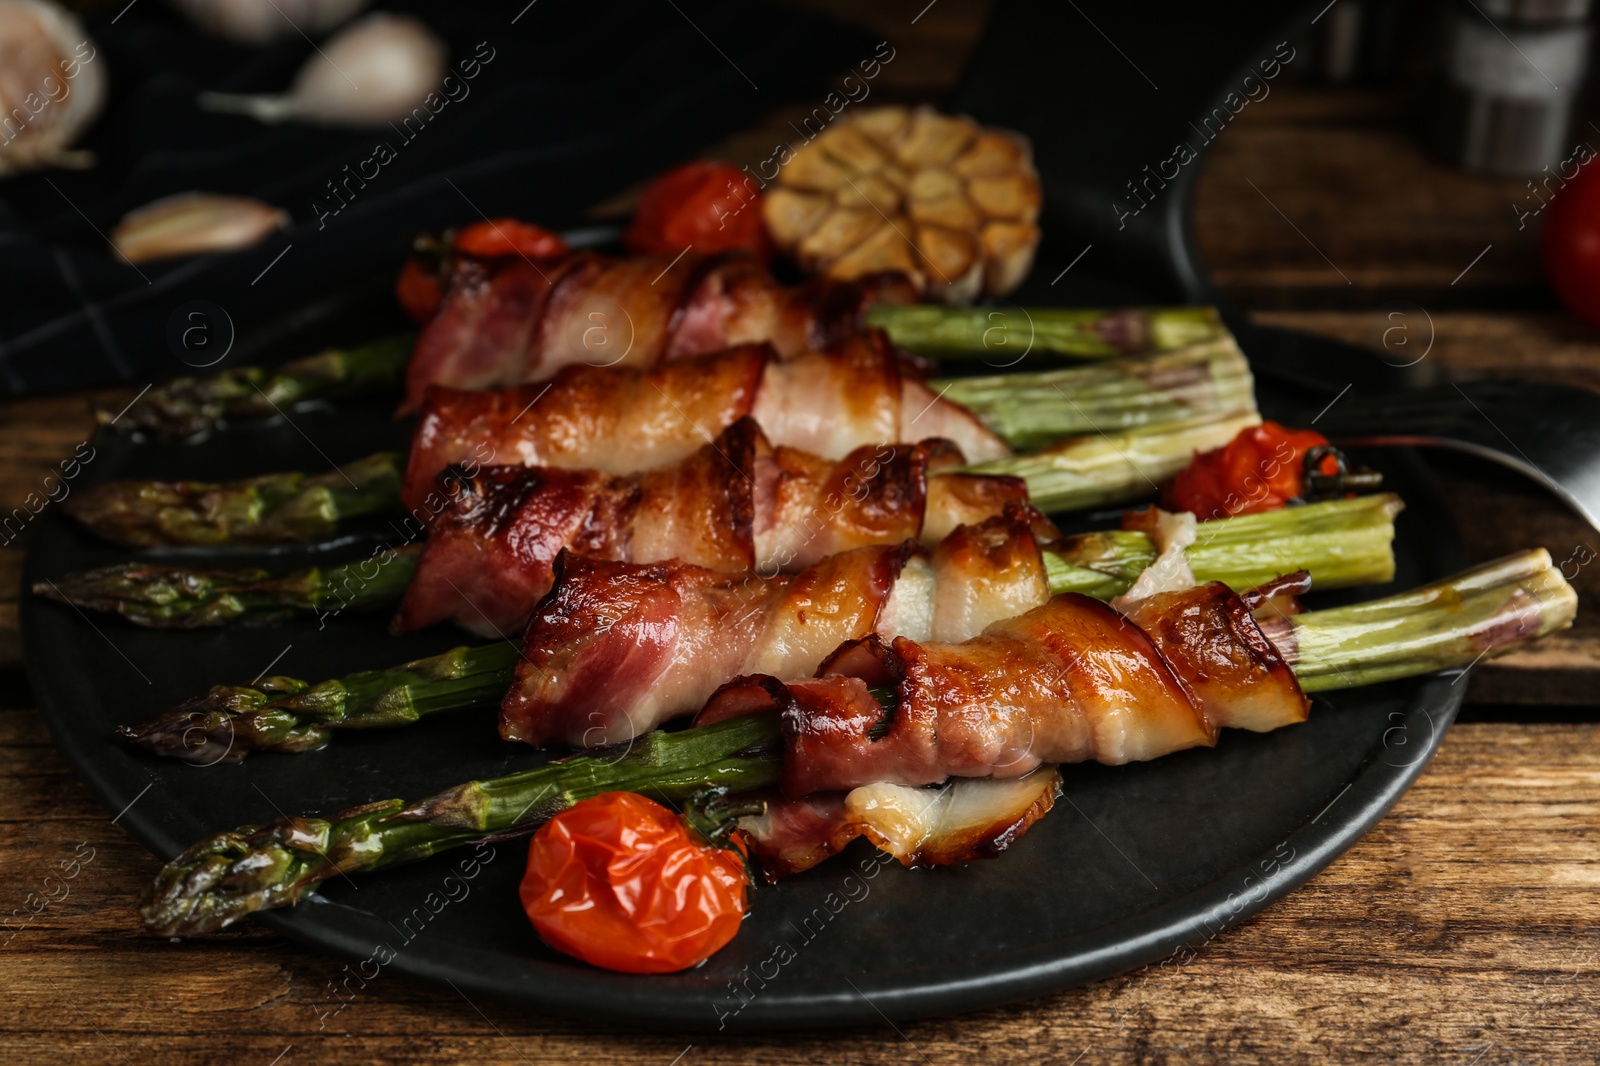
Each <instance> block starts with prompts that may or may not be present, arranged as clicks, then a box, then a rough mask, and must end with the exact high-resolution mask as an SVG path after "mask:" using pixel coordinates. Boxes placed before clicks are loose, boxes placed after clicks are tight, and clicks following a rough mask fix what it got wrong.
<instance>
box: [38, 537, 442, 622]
mask: <svg viewBox="0 0 1600 1066" xmlns="http://www.w3.org/2000/svg"><path fill="white" fill-rule="evenodd" d="M418 553H419V549H418V548H416V547H415V546H407V547H405V548H402V549H400V550H398V551H397V550H395V549H392V548H384V549H382V550H381V551H380V552H378V553H375V554H374V555H373V556H371V557H369V558H366V559H361V560H359V561H357V562H353V563H346V564H344V565H342V566H334V567H321V566H312V567H307V568H305V569H303V570H296V571H294V572H293V573H289V574H285V575H283V576H281V577H273V576H271V575H270V574H268V573H267V572H266V571H265V570H258V569H255V568H237V569H224V568H220V567H203V568H197V567H182V566H164V565H161V564H157V563H118V564H116V565H115V566H103V567H100V568H98V569H95V570H85V571H83V572H81V573H77V574H71V575H69V576H67V577H64V578H62V579H61V580H60V581H59V582H57V581H49V580H46V581H39V582H35V583H34V586H33V591H34V593H35V594H36V595H39V596H44V597H45V598H47V599H52V600H56V601H57V602H59V603H66V604H70V605H72V606H74V607H77V608H79V609H80V610H90V611H105V612H107V613H112V614H119V615H121V616H122V617H123V618H126V619H127V620H128V621H130V622H133V623H135V624H136V625H142V626H149V627H151V628H153V629H201V628H206V627H209V626H220V625H228V624H230V623H236V622H243V623H247V624H252V625H264V624H268V623H272V622H281V621H284V620H286V619H289V618H293V617H295V616H296V615H301V614H307V613H316V614H318V615H321V616H323V617H324V619H326V618H327V617H329V616H332V615H337V614H338V613H339V612H341V611H345V610H372V609H375V608H379V607H389V606H392V605H393V604H395V603H396V602H397V601H398V600H399V598H400V595H401V593H403V592H404V591H405V588H406V585H408V584H409V583H410V581H411V575H412V574H413V573H414V572H415V571H416V568H417V555H418Z"/></svg>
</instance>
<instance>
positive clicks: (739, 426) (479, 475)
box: [396, 418, 1027, 635]
mask: <svg viewBox="0 0 1600 1066" xmlns="http://www.w3.org/2000/svg"><path fill="white" fill-rule="evenodd" d="M963 462H964V460H963V458H962V456H961V454H960V452H959V450H957V449H956V448H955V447H954V446H953V445H951V444H950V443H949V442H947V441H924V442H923V443H921V444H917V445H912V446H910V447H907V446H905V445H879V446H876V447H871V446H869V447H866V448H858V449H856V450H855V451H854V452H852V453H850V454H849V455H847V456H845V457H844V458H843V459H840V460H830V459H823V458H821V457H819V456H815V455H811V454H809V453H806V452H801V451H798V450H796V449H793V448H784V447H777V448H775V447H773V446H772V445H771V443H770V442H769V441H767V439H766V437H765V436H764V435H763V434H762V432H761V430H760V427H758V426H757V425H756V424H755V422H754V421H753V420H751V419H748V418H745V419H740V420H739V421H738V422H735V423H734V424H733V425H732V426H730V427H729V428H728V429H727V431H725V432H724V433H723V434H722V435H721V436H720V437H718V438H717V439H716V440H714V441H712V442H711V443H709V444H707V445H705V446H703V447H702V448H700V449H699V450H697V451H696V452H694V453H693V454H691V455H690V456H689V457H688V458H686V459H684V460H683V461H682V462H680V463H677V464H675V465H673V466H669V467H663V468H659V469H656V470H649V471H645V472H643V473H639V474H632V475H628V476H625V477H615V476H610V475H607V474H603V473H601V472H599V471H595V470H561V469H557V468H551V467H486V468H483V469H481V470H479V471H477V472H476V473H474V474H471V475H469V474H467V473H465V472H462V471H459V470H455V471H452V472H447V474H446V475H445V476H444V477H443V479H442V482H443V483H442V486H441V490H440V492H439V493H438V495H439V496H440V497H442V502H441V506H440V508H439V510H438V512H437V513H436V514H435V515H434V516H433V517H432V518H431V519H430V521H429V525H428V539H427V542H426V544H425V545H424V547H423V551H422V555H421V557H420V559H419V561H418V564H417V571H416V574H415V576H414V577H413V578H412V581H411V585H410V586H409V588H408V589H407V590H406V596H405V599H404V601H403V602H402V603H401V607H400V614H399V616H398V618H397V620H396V625H397V627H398V628H400V629H402V630H411V629H417V628H421V627H423V626H427V625H431V624H433V623H435V622H441V621H445V620H454V621H456V622H458V623H460V624H461V625H463V626H465V627H467V628H468V629H471V630H473V631H474V632H478V633H483V634H485V635H493V634H496V633H499V634H501V635H505V634H509V633H511V632H512V631H513V630H515V629H519V628H520V627H521V626H522V625H523V624H524V623H525V622H526V621H527V620H528V617H529V616H530V615H531V614H532V612H533V610H534V607H535V606H536V605H537V604H538V602H539V599H540V597H542V596H543V595H544V594H545V593H546V592H548V591H549V589H550V587H551V585H552V583H553V582H554V579H555V561H556V557H557V556H558V555H559V554H560V552H561V550H562V549H563V548H568V549H571V550H572V551H573V552H575V553H577V554H580V555H587V556H593V557H595V558H600V559H611V560H617V561H626V562H639V563H648V562H659V561H663V560H667V559H677V560H680V561H682V562H685V563H688V564H691V565H694V566H701V567H705V568H707V569H709V570H722V571H748V570H752V569H754V570H758V571H759V572H761V573H777V572H779V571H784V570H796V569H802V568H804V567H806V566H809V565H811V564H812V563H814V562H816V561H818V560H820V559H823V558H825V557H827V556H830V555H833V554H836V553H838V552H842V551H848V550H851V549H854V548H858V547H863V546H867V545H892V544H899V543H900V542H902V541H905V540H912V539H915V538H917V537H918V536H919V535H920V534H921V533H922V530H923V527H924V519H925V518H928V519H929V524H932V525H940V526H942V525H944V524H945V522H946V519H945V518H943V517H942V516H939V515H932V514H930V512H929V506H930V505H931V504H934V503H936V502H937V501H938V500H942V499H945V498H946V496H945V495H944V494H937V495H936V494H934V493H932V492H930V491H929V486H930V484H932V483H937V482H938V481H939V480H940V478H938V477H934V476H932V475H933V474H934V473H936V472H937V471H938V470H940V469H943V468H945V467H948V466H951V465H960V464H962V463H963ZM970 480H972V481H974V482H977V483H979V484H982V483H983V482H988V483H989V484H988V485H987V488H986V490H985V491H984V492H983V493H981V494H980V495H982V496H983V498H985V499H990V500H992V501H993V503H994V509H993V512H991V513H995V512H998V511H1000V510H1001V509H1002V508H1003V507H1004V505H1005V503H1006V502H1007V501H1008V500H1011V499H1019V500H1020V499H1023V498H1025V497H1026V491H1027V490H1026V486H1025V485H1024V484H1023V483H1022V482H1021V481H1020V480H1019V479H1016V478H1001V477H996V478H988V479H970Z"/></svg>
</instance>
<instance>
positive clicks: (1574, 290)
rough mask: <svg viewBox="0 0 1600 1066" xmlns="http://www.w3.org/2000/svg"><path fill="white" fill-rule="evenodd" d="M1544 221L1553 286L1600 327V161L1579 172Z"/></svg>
mask: <svg viewBox="0 0 1600 1066" xmlns="http://www.w3.org/2000/svg"><path fill="white" fill-rule="evenodd" d="M1544 216H1545V217H1544V269H1545V273H1547V274H1549V275H1550V283H1551V284H1552V285H1554V286H1555V289H1556V294H1557V295H1559V296H1560V297H1561V302H1562V303H1564V304H1566V305H1567V307H1568V309H1569V310H1571V311H1572V313H1573V314H1575V315H1578V316H1579V317H1581V318H1584V319H1587V320H1588V321H1590V322H1593V323H1594V324H1595V325H1597V326H1600V161H1592V162H1589V163H1587V164H1585V165H1584V166H1582V167H1579V168H1578V173H1577V175H1576V176H1575V177H1573V178H1572V180H1571V181H1569V182H1567V184H1566V185H1564V186H1562V187H1561V189H1559V190H1558V191H1557V192H1556V194H1555V196H1554V197H1553V198H1552V199H1551V201H1550V204H1549V206H1548V207H1546V208H1545V210H1544Z"/></svg>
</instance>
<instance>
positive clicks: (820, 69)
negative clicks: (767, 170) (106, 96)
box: [0, 0, 873, 393]
mask: <svg viewBox="0 0 1600 1066" xmlns="http://www.w3.org/2000/svg"><path fill="white" fill-rule="evenodd" d="M381 9H382V10H387V11H394V12H405V13H409V14H413V15H416V16H417V17H419V18H421V19H422V20H423V21H424V22H426V23H427V24H428V25H429V26H430V27H431V28H432V29H433V30H434V32H436V33H438V34H439V35H440V36H441V37H443V38H444V39H445V41H446V42H447V43H448V45H449V49H450V60H451V67H452V69H453V71H454V72H455V73H456V75H457V78H456V81H455V82H453V83H452V85H453V86H454V88H453V89H452V91H451V97H450V98H449V99H448V101H447V102H446V103H445V104H443V105H442V106H439V107H438V109H437V114H435V115H432V116H431V117H430V119H429V120H428V122H427V123H426V124H423V123H421V122H420V121H419V122H413V123H411V124H410V125H407V126H404V127H401V126H398V125H397V126H395V127H382V126H380V127H377V128H376V129H354V130H353V129H349V128H330V127H319V126H313V125H309V124H306V123H301V122H287V123H284V124H281V125H277V126H267V125H263V124H261V123H259V122H257V121H256V120H254V119H251V118H247V117H243V116H235V115H221V114H212V113H208V112H205V111H201V110H200V109H199V108H198V107H197V105H196V102H195V101H196V98H197V96H198V95H199V93H200V92H201V91H202V90H207V89H210V90H217V91H224V92H249V93H255V92H280V91H282V90H283V89H285V88H286V87H287V86H288V84H289V82H290V80H291V79H292V78H293V76H294V73H295V72H296V71H297V70H298V69H299V67H300V65H301V64H302V63H303V62H304V61H305V60H306V59H307V57H309V56H312V55H314V54H315V53H314V52H313V50H312V48H313V46H312V44H311V43H310V42H308V41H305V40H302V39H299V38H296V39H294V40H291V41H286V42H283V43H281V44H276V45H273V46H271V47H268V48H249V47H244V46H240V45H234V44H230V43H228V42H225V41H221V40H217V39H215V38H211V37H208V36H206V35H204V34H202V33H200V32H198V31H196V30H194V29H192V28H191V27H190V26H189V25H188V24H187V23H185V22H183V21H182V20H181V19H180V18H178V17H177V16H176V15H174V14H173V13H172V12H171V11H170V10H169V9H167V8H165V7H164V6H162V5H160V4H159V3H157V2H156V0H143V2H141V3H137V4H134V5H132V6H131V7H130V8H128V9H126V10H124V11H123V12H122V14H120V15H115V14H114V9H113V12H112V13H108V14H107V15H106V16H105V17H103V18H101V19H99V20H97V21H91V22H90V23H89V24H88V27H87V28H88V30H89V33H90V35H91V36H92V38H93V39H94V41H95V43H96V45H97V46H98V47H97V52H96V54H95V57H94V58H93V59H92V60H91V62H95V63H103V64H105V68H106V70H107V72H108V75H109V78H110V87H111V92H110V100H109V102H108V106H107V108H106V110H105V112H104V113H103V114H102V116H101V118H100V119H99V121H98V122H97V123H96V125H95V127H94V128H93V130H92V131H91V133H90V135H89V136H88V137H87V138H86V139H84V140H83V141H82V142H81V147H85V148H88V149H90V150H91V151H93V152H94V153H95V155H96V156H97V158H98V164H97V166H95V167H94V168H93V169H91V170H86V171H70V170H49V171H43V172H36V173H32V174H28V175H24V176H20V177H15V178H11V179H8V180H5V181H0V389H3V390H4V391H6V392H10V393H23V392H31V391H37V390H43V389H52V388H64V387H85V386H92V385H100V384H106V383H109V382H115V381H134V382H138V381H145V380H150V381H154V380H161V379H164V378H166V377H170V376H172V375H174V374H177V373H182V372H188V371H189V370H190V367H192V366H194V365H196V360H195V358H194V357H193V355H192V354H190V353H189V352H188V351H186V350H185V349H184V348H183V347H182V346H181V345H180V344H178V343H177V341H176V338H177V337H178V336H179V335H181V333H182V330H183V328H185V324H186V323H187V322H188V321H189V320H188V318H187V317H186V316H187V313H188V311H189V310H190V309H192V308H193V307H196V306H201V307H204V308H206V309H207V316H208V317H207V320H206V328H208V329H212V330H217V331H218V332H219V334H226V333H227V332H230V331H231V334H232V337H231V343H232V352H231V354H230V356H229V364H230V365H231V364H232V363H234V362H237V361H240V360H241V359H248V358H250V356H251V353H252V352H259V351H263V350H267V349H269V348H270V347H271V343H270V342H271V339H272V338H273V337H274V336H275V335H278V334H280V333H281V332H282V331H283V330H284V329H285V328H286V326H287V325H290V324H292V322H293V320H294V319H295V318H296V316H302V315H307V314H314V313H315V309H316V308H317V307H318V306H319V304H320V303H323V302H326V301H328V300H330V299H338V298H343V296H344V295H345V294H347V292H348V290H349V288H350V285H351V281H352V279H358V278H366V279H371V281H372V283H373V284H374V285H375V286H379V287H381V286H384V285H386V284H387V283H388V280H389V279H390V278H391V277H392V274H393V272H394V270H395V268H396V266H397V265H398V263H399V261H400V259H401V257H402V256H403V254H404V252H405V249H406V247H407V245H408V242H409V240H410V238H411V237H412V235H414V234H416V233H418V232H421V231H425V230H429V229H438V228H441V227H443V226H446V225H451V224H459V223H464V222H470V221H475V220H477V219H478V218H479V217H481V215H485V214H486V215H490V216H493V215H505V214H514V215H518V216H521V217H525V218H528V219H531V220H535V221H539V222H541V223H544V224H546V225H552V226H560V225H566V224H570V223H571V222H572V221H573V220H574V219H575V217H576V216H577V214H578V213H579V212H580V211H581V210H582V209H584V208H586V207H588V206H589V205H592V204H594V203H595V202H597V201H599V200H602V199H603V198H605V197H606V196H607V195H609V194H611V193H614V192H616V191H618V190H621V189H623V188H626V187H627V186H628V185H630V184H632V183H633V182H635V181H637V180H639V179H641V178H643V177H645V176H647V175H649V174H650V173H652V172H654V171H656V170H659V169H661V168H662V167H664V166H668V165H671V164H672V163H674V162H678V161H680V160H682V159H684V158H687V157H689V156H691V155H693V154H694V152H695V151H696V150H697V149H698V148H700V147H701V146H703V145H705V144H707V143H710V142H712V141H714V140H716V139H717V138H718V137H720V136H723V135H726V134H727V133H729V132H732V131H734V130H737V129H739V128H742V127H744V126H748V125H749V124H751V123H752V122H754V121H756V120H757V119H759V118H760V117H761V116H763V115H765V114H768V113H770V112H771V111H773V110H775V109H776V108H778V107H780V106H782V105H783V104H785V103H788V102H790V101H792V100H794V99H797V98H799V99H805V98H806V96H805V94H807V93H811V94H816V93H818V92H820V91H821V90H822V86H823V85H824V83H825V82H826V81H827V80H828V78H829V77H830V76H831V75H833V74H835V73H837V72H840V71H842V70H843V69H844V68H846V67H848V66H849V65H850V64H851V63H853V62H854V61H855V60H856V59H857V58H859V57H860V56H862V55H866V54H869V53H870V51H871V46H872V43H873V42H872V41H870V40H869V39H868V38H866V37H865V36H864V35H862V34H860V33H859V32H858V31H855V30H852V29H846V28H844V27H841V26H840V25H838V24H836V23H833V22H831V21H829V20H827V19H824V18H821V17H819V16H815V15H811V14H808V13H805V12H800V11H794V10H789V9H784V8H776V7H767V6H765V5H756V4H752V3H748V2H740V0H617V2H612V3H598V2H588V0H536V2H533V3H527V2H526V0H515V2H511V3H492V4H491V3H485V2H468V0H458V2H456V3H451V4H441V3H431V4H425V3H406V2H400V0H396V2H389V3H384V4H382V5H381ZM113 18H115V21H113ZM473 59H476V60H477V61H478V62H477V65H476V67H473V66H471V65H470V64H469V65H468V66H467V67H466V68H465V69H463V67H462V63H463V62H464V61H469V60H473ZM467 71H475V74H474V76H472V77H471V78H467V77H465V76H464V75H465V73H466V72H467ZM346 168H349V169H348V170H347V169H346ZM373 175H375V176H373ZM365 176H371V177H370V180H367V178H366V177H365ZM196 189H198V190H204V191H207V192H221V193H241V194H246V195H250V196H256V197H260V198H261V199H264V200H267V201H268V202H270V203H273V204H276V205H278V206H280V207H283V208H285V209H286V210H288V211H289V212H290V214H291V215H292V216H293V220H294V221H293V225H292V226H291V227H290V228H289V229H287V230H285V231H284V232H283V233H282V234H281V235H279V236H276V237H274V238H272V239H270V240H268V241H266V242H264V243H262V244H261V245H258V246H257V247H255V248H251V249H248V250H245V251H241V252H238V253H231V254H219V255H208V256H201V257H197V258H191V259H179V260H172V261H163V262H157V263H146V264H140V265H139V266H138V267H137V268H134V267H132V266H130V265H128V264H126V263H124V262H123V261H122V260H121V259H119V258H117V257H116V256H115V255H114V254H112V253H111V252H109V251H108V250H107V246H106V240H105V235H106V234H108V233H109V232H110V231H111V228H112V227H113V226H114V225H115V224H116V222H117V220H118V219H119V218H121V217H122V216H123V215H124V214H125V213H126V212H127V211H129V210H131V209H133V208H135V207H138V206H140V205H142V204H146V203H149V202H150V201H152V200H155V199H157V198H159V197H162V196H167V195H170V194H173V193H179V192H186V191H189V190H196ZM280 257H281V258H280ZM218 310H220V312H221V314H220V316H219V315H217V314H216V313H215V312H216V311H218ZM225 339H230V338H226V337H224V336H219V337H218V341H219V344H220V343H221V342H222V341H223V340H225ZM217 350H220V348H218V349H217Z"/></svg>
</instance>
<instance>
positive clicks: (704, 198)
mask: <svg viewBox="0 0 1600 1066" xmlns="http://www.w3.org/2000/svg"><path fill="white" fill-rule="evenodd" d="M622 240H623V243H624V244H626V245H627V246H628V251H630V252H633V253H634V254H636V255H678V254H679V253H681V252H682V251H683V250H684V249H685V248H693V249H694V250H695V251H697V252H727V251H733V250H735V249H743V250H744V251H747V252H750V253H751V254H752V255H754V256H756V257H757V258H759V259H760V260H761V261H762V262H766V261H767V260H769V259H770V258H771V257H772V242H771V240H770V239H769V238H768V237H767V227H766V224H765V223H764V222H763V221H762V220H761V193H760V192H759V191H758V190H757V189H756V188H755V183H754V181H753V180H752V179H751V178H750V176H749V175H747V174H746V173H745V172H744V171H742V170H740V169H739V168H738V167H733V166H729V165H728V164H726V163H710V162H703V163H685V164H684V165H683V166H681V167H675V168H674V169H672V170H669V171H667V172H666V173H665V174H662V175H661V176H659V177H657V178H656V179H655V180H654V181H652V182H650V184H648V185H646V186H645V187H644V191H642V192H641V193H640V194H639V206H638V208H637V209H636V210H635V211H634V213H633V223H632V225H630V226H629V227H628V231H627V233H625V234H623V237H622Z"/></svg>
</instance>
